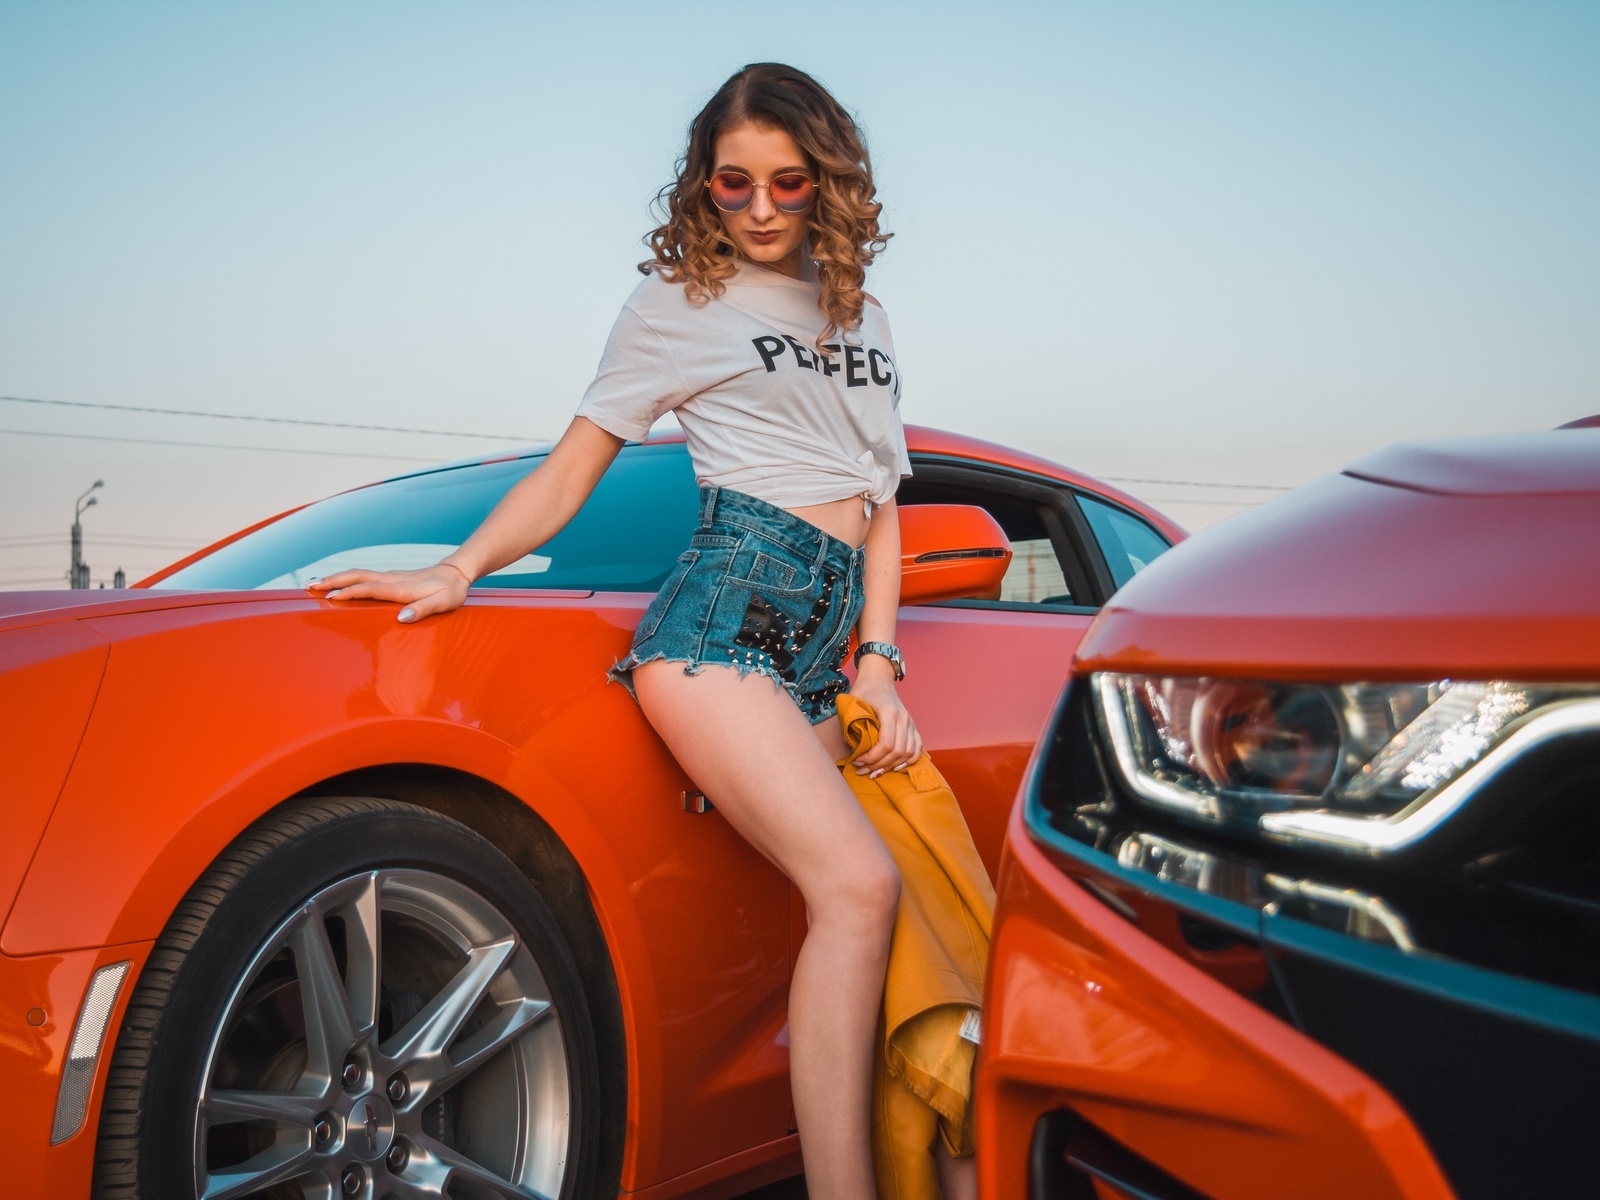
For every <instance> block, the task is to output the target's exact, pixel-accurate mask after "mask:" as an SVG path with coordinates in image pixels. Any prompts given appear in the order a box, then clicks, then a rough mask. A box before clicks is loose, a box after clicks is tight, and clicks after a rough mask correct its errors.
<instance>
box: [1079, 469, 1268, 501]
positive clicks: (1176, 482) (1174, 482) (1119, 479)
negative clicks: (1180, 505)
mask: <svg viewBox="0 0 1600 1200" xmlns="http://www.w3.org/2000/svg"><path fill="white" fill-rule="evenodd" d="M1100 478H1101V479H1109V480H1111V481H1112V482H1113V483H1161V484H1168V485H1170V486H1172V487H1203V488H1244V489H1247V490H1249V491H1252V492H1289V491H1293V490H1294V489H1293V488H1287V487H1279V486H1278V485H1276V484H1272V483H1202V482H1201V481H1200V480H1198V479H1137V478H1135V477H1134V476H1132V475H1102V476H1100ZM1194 503H1196V504H1198V503H1199V501H1198V500H1197V501H1195V502H1194Z"/></svg>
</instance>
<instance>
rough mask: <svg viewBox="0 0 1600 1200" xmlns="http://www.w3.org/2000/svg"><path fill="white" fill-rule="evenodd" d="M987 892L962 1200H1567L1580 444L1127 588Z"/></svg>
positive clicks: (1447, 450)
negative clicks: (989, 932)
mask: <svg viewBox="0 0 1600 1200" xmlns="http://www.w3.org/2000/svg"><path fill="white" fill-rule="evenodd" d="M998 892H999V897H998V907H997V911H996V916H995V938H994V943H993V955H992V958H991V965H990V974H989V980H988V996H987V1002H986V1009H985V1029H984V1034H985V1045H984V1048H983V1059H982V1062H981V1065H980V1068H979V1076H978V1084H979V1096H978V1153H979V1160H978V1165H979V1172H980V1187H981V1190H982V1192H983V1194H984V1196H985V1197H986V1198H987V1200H1002V1198H1003V1200H1022V1197H1024V1196H1029V1197H1039V1198H1044V1197H1055V1198H1059V1200H1092V1198H1095V1197H1099V1198H1102V1200H1104V1198H1109V1197H1133V1198H1138V1200H1193V1198H1194V1197H1209V1198H1210V1200H1258V1198H1259V1200H1268V1198H1272V1200H1280V1198H1283V1197H1296V1198H1307V1200H1310V1198H1322V1197H1326V1198H1328V1200H1383V1198H1389V1197H1407V1198H1409V1200H1436V1198H1437V1200H1444V1198H1446V1197H1449V1196H1451V1195H1458V1196H1461V1197H1464V1198H1469V1200H1477V1198H1480V1197H1481V1198H1484V1200H1489V1198H1494V1200H1505V1198H1509V1197H1547V1196H1594V1195H1600V1183H1597V1182H1596V1178H1597V1177H1596V1170H1595V1163H1594V1154H1593V1147H1594V1141H1593V1139H1594V1137H1595V1132H1596V1130H1597V1129H1600V1087H1597V1085H1596V1080H1597V1079H1600V429H1571V430H1562V431H1556V432H1551V433H1543V434H1531V435H1523V436H1519V437H1506V438H1497V439H1465V440H1462V441H1459V442H1439V443H1430V444H1422V445H1416V446H1399V447H1394V448H1392V449H1390V450H1386V451H1382V452H1379V453H1377V454H1374V455H1372V456H1370V457H1368V458H1366V459H1363V460H1362V461H1360V462H1358V463H1356V464H1355V465H1353V466H1351V467H1349V468H1347V469H1346V470H1345V471H1344V472H1343V473H1342V474H1337V475H1332V476H1329V477H1327V478H1325V479H1322V480H1320V481H1318V482H1315V483H1312V484H1310V485H1308V486H1306V487H1304V488H1301V489H1299V490H1298V491H1296V492H1294V493H1291V494H1289V495H1287V496H1285V497H1283V498H1281V499H1277V500H1274V501H1272V502H1271V503H1269V504H1266V505H1263V506H1262V507H1260V508H1258V509H1256V510H1254V511H1252V512H1250V513H1247V514H1245V515H1243V516H1240V517H1237V518H1235V519H1233V520H1230V521H1228V522H1227V523H1226V524H1224V525H1221V526H1218V527H1216V528H1215V529H1213V530H1209V531H1207V533H1206V534H1205V535H1204V536H1202V537H1199V538H1196V539H1194V540H1193V541H1191V542H1187V543H1185V544H1184V545H1183V546H1181V547H1180V548H1178V549H1177V550H1176V551H1175V552H1173V553H1172V554H1171V555H1169V556H1167V557H1166V558H1164V559H1162V561H1161V562H1160V563H1159V564H1157V565H1156V566H1155V567H1154V568H1153V569H1152V570H1151V571H1149V572H1148V573H1147V574H1144V575H1141V576H1140V577H1139V578H1138V579H1137V580H1135V581H1134V582H1133V583H1131V584H1130V585H1129V586H1128V587H1127V588H1126V589H1125V590H1123V591H1121V592H1119V593H1118V594H1117V597H1116V599H1115V600H1114V601H1113V602H1112V603H1111V604H1110V605H1108V606H1107V607H1106V608H1104V609H1103V610H1102V611H1101V613H1100V615H1099V617H1098V618H1097V619H1096V621H1095V623H1094V626H1093V627H1092V629H1091V630H1090V631H1089V632H1088V634H1087V635H1086V636H1085V638H1084V640H1083V644H1082V646H1081V647H1080V649H1079V657H1078V659H1077V661H1076V663H1075V664H1074V667H1073V671H1072V679H1071V682H1070V684H1069V686H1068V689H1067V691H1066V694H1065V695H1064V697H1063V698H1062V701H1061V703H1060V706H1059V708H1058V710H1057V713H1056V716H1055V717H1054V719H1053V724H1052V728H1051V730H1050V732H1049V734H1048V736H1047V737H1046V738H1044V739H1043V740H1042V741H1041V746H1040V750H1039V753H1038V755H1037V756H1036V758H1035V761H1034V763H1033V765H1032V766H1031V768H1030V771H1029V777H1028V781H1027V783H1026V784H1025V787H1024V791H1023V796H1022V799H1021V802H1020V803H1019V805H1018V807H1017V810H1016V812H1015V813H1014V814H1013V817H1012V821H1011V824H1010V827H1009V829H1008V831H1007V836H1006V847H1005V855H1004V861H1003V865H1002V867H1001V872H1000V880H999V887H998Z"/></svg>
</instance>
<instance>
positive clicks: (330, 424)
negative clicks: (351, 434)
mask: <svg viewBox="0 0 1600 1200" xmlns="http://www.w3.org/2000/svg"><path fill="white" fill-rule="evenodd" d="M0 400H6V401H9V402H10V403H12V404H48V405H52V406H54V407H59V408H99V409H105V410H107V411H110V412H132V413H156V414H159V415H161V416H165V417H208V418H210V419H212V420H216V421H261V422H263V423H265V424H269V425H315V426H317V427H318V428H320V429H369V430H376V431H378V432H380V433H423V434H427V435H428V436H430V437H464V438H482V439H485V440H487V441H495V442H537V441H542V440H547V439H541V438H530V437H527V436H525V435H523V434H512V433H466V432H463V431H462V430H459V429H412V428H410V427H408V426H404V425H358V424H355V423H354V422H350V421H313V420H310V419H309V418H306V417H262V416H256V415H255V414H253V413H221V412H204V411H202V410H200V409H193V408H151V407H149V406H146V405H142V404H101V403H96V402H93V401H89V400H41V399H39V398H38V397H37V396H0ZM368 457H377V456H376V455H369V456H368Z"/></svg>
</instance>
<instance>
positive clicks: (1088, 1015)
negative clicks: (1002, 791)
mask: <svg viewBox="0 0 1600 1200" xmlns="http://www.w3.org/2000/svg"><path fill="white" fill-rule="evenodd" d="M1005 854H1006V860H1005V864H1004V866H1003V867H1002V870H1001V876H1000V879H1001V890H1000V895H999V902H998V907H997V910H996V913H995V928H996V930H997V931H998V934H997V937H996V941H995V945H994V950H993V953H992V955H991V958H990V970H991V975H990V978H989V981H988V988H987V993H986V995H987V1011H986V1012H985V1015H984V1031H985V1034H986V1035H987V1038H986V1041H985V1045H984V1047H983V1050H982V1059H981V1061H980V1064H979V1069H978V1146H979V1155H978V1171H979V1194H980V1195H981V1196H983V1197H985V1198H999V1197H1005V1198H1007V1200H1012V1198H1016V1197H1022V1196H1026V1195H1028V1194H1029V1193H1028V1169H1029V1143H1030V1141H1031V1139H1032V1137H1033V1129H1034V1125H1035V1124H1036V1122H1037V1121H1038V1119H1039V1118H1040V1117H1041V1116H1043V1115H1044V1114H1045V1113H1048V1112H1050V1111H1052V1110H1054V1109H1057V1108H1061V1107H1063V1106H1070V1107H1071V1108H1073V1109H1074V1110H1076V1111H1077V1112H1079V1113H1080V1114H1082V1115H1083V1116H1084V1117H1085V1118H1087V1119H1088V1120H1090V1121H1092V1122H1094V1123H1095V1124H1096V1125H1097V1126H1099V1128H1101V1129H1103V1130H1105V1131H1106V1133H1108V1134H1110V1135H1111V1136H1112V1137H1114V1138H1116V1139H1117V1140H1118V1141H1119V1142H1121V1143H1122V1144H1123V1145H1125V1146H1127V1147H1129V1148H1130V1149H1132V1150H1134V1151H1135V1152H1136V1153H1142V1154H1144V1155H1146V1156H1147V1157H1150V1158H1152V1159H1154V1160H1156V1161H1158V1162H1172V1161H1177V1162H1181V1163H1183V1164H1184V1168H1185V1173H1186V1180H1185V1181H1186V1182H1188V1183H1189V1184H1191V1185H1192V1186H1193V1187H1195V1188H1197V1189H1198V1190H1199V1191H1201V1192H1202V1193H1204V1194H1206V1195H1217V1196H1228V1197H1229V1198H1230V1200H1256V1198H1259V1200H1280V1198H1281V1197H1282V1196H1283V1195H1284V1191H1283V1182H1284V1180H1285V1179H1294V1180H1295V1181H1296V1183H1295V1191H1294V1195H1295V1197H1296V1200H1351V1198H1352V1197H1357V1196H1359V1197H1361V1200H1401V1198H1404V1200H1450V1197H1451V1196H1452V1195H1453V1193H1452V1192H1451V1190H1450V1188H1449V1185H1448V1184H1447V1183H1446V1182H1445V1180H1444V1177H1443V1175H1441V1174H1440V1172H1439V1168H1438V1166H1437V1165H1436V1164H1435V1162H1434V1160H1433V1157H1432V1155H1431V1154H1430V1153H1429V1151H1428V1148H1427V1146H1426V1145H1425V1144H1424V1142H1423V1140H1422V1138H1421V1136H1420V1135H1419V1134H1418V1133H1417V1131H1416V1129H1415V1127H1414V1126H1413V1125H1412V1124H1411V1121H1410V1120H1409V1118H1407V1116H1406V1115H1405V1113H1404V1112H1402V1111H1401V1109H1400V1106H1399V1105H1398V1104H1396V1103H1395V1102H1394V1100H1393V1099H1392V1098H1391V1097H1390V1096H1389V1094H1388V1093H1387V1092H1385V1091H1384V1090H1383V1089H1382V1088H1381V1087H1379V1086H1378V1085H1377V1084H1376V1083H1374V1082H1373V1081H1372V1080H1371V1079H1369V1078H1367V1076H1365V1075H1364V1074H1362V1073H1361V1072H1360V1071H1358V1070H1356V1069H1355V1068H1354V1067H1352V1066H1350V1065H1349V1064H1348V1063H1346V1062H1345V1061H1344V1060H1343V1059H1341V1058H1339V1057H1338V1056H1337V1055H1334V1054H1332V1053H1331V1052H1329V1051H1328V1050H1325V1049H1324V1048H1323V1047H1321V1046H1319V1045H1318V1044H1317V1043H1316V1042H1314V1041H1312V1040H1311V1039H1310V1038H1307V1037H1305V1036H1304V1035H1302V1034H1300V1033H1299V1032H1297V1031H1296V1030H1294V1029H1291V1028H1290V1027H1289V1026H1287V1025H1285V1024H1283V1023H1282V1022H1280V1021H1278V1020H1277V1019H1276V1018H1274V1017H1271V1016H1268V1015H1267V1014H1265V1013H1263V1012H1262V1011H1261V1010H1260V1009H1259V1008H1257V1007H1256V1006H1255V1005H1254V1004H1252V1003H1250V1001H1248V1000H1246V999H1244V998H1243V997H1241V996H1239V995H1237V994H1235V993H1234V992H1233V991H1232V990H1231V989H1229V988H1228V987H1227V986H1226V985H1224V984H1223V983H1220V982H1218V981H1217V980H1215V979H1213V978H1211V977H1209V975H1208V974H1206V973H1205V972H1203V971H1201V970H1200V969H1199V968H1197V967H1195V966H1192V965H1190V964H1189V963H1185V962H1183V961H1181V960H1180V959H1178V958H1177V957H1176V956H1175V955H1173V954H1171V953H1170V952H1169V951H1168V950H1167V949H1165V948H1163V947H1161V946H1159V945H1157V944H1156V943H1155V942H1153V941H1149V940H1147V939H1144V938H1143V937H1137V936H1136V937H1129V936H1128V932H1129V925H1128V922H1127V921H1125V920H1124V919H1123V918H1122V917H1121V916H1119V915H1117V914H1116V913H1114V912H1112V911H1111V910H1110V909H1109V908H1107V907H1106V906H1105V905H1104V904H1102V903H1101V902H1100V901H1099V900H1097V899H1095V898H1094V897H1092V896H1090V895H1089V894H1088V893H1087V892H1085V891H1084V890H1083V889H1082V888H1081V887H1080V886H1079V885H1078V884H1076V883H1074V882H1072V881H1071V880H1070V879H1069V878H1068V877H1067V876H1066V875H1064V874H1063V873H1062V872H1061V871H1060V870H1059V869H1058V867H1057V866H1056V865H1055V864H1054V863H1052V862H1051V861H1050V859H1048V858H1047V857H1046V856H1045V855H1044V854H1043V852H1041V851H1040V850H1039V849H1038V847H1036V846H1035V845H1034V844H1033V843H1032V841H1031V839H1029V837H1028V835H1027V832H1026V830H1025V829H1024V827H1023V824H1022V806H1021V805H1018V806H1017V808H1016V810H1015V811H1014V813H1013V814H1012V817H1011V823H1010V828H1009V830H1008V833H1007V839H1006V850H1005ZM1241 1029H1248V1030H1249V1036H1248V1037H1245V1036H1242V1035H1241V1034H1240V1032H1239V1031H1240V1030H1241Z"/></svg>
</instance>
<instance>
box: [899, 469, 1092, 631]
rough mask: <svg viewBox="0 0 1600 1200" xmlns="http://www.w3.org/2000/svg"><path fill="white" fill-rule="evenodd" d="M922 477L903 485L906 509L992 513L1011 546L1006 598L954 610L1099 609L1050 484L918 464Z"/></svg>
mask: <svg viewBox="0 0 1600 1200" xmlns="http://www.w3.org/2000/svg"><path fill="white" fill-rule="evenodd" d="M913 463H914V467H915V470H916V474H915V475H913V476H912V477H911V478H909V479H906V480H904V481H902V482H901V484H900V490H899V492H898V494H897V496H896V498H897V499H898V501H899V502H900V503H901V504H975V505H977V506H979V507H980V508H984V509H987V510H988V512H989V514H990V515H991V516H992V517H994V519H995V521H996V522H997V523H998V524H999V526H1000V528H1001V529H1003V530H1005V533H1006V537H1007V538H1008V539H1009V540H1010V542H1011V553H1012V558H1011V565H1010V566H1009V567H1008V568H1007V569H1006V574H1005V578H1004V580H1002V582H1001V585H1000V595H999V596H997V597H994V598H992V599H989V600H959V601H951V602H950V603H954V604H962V605H968V604H980V605H983V604H990V605H992V604H996V603H999V604H1004V605H1006V606H1007V607H1011V606H1016V605H1049V606H1071V607H1074V608H1081V607H1087V606H1090V605H1093V604H1094V603H1095V601H1094V599H1093V598H1092V585H1091V583H1090V575H1089V572H1088V571H1087V570H1085V568H1084V564H1083V562H1082V560H1081V557H1080V555H1079V553H1078V550H1077V548H1076V547H1075V546H1074V544H1073V540H1072V538H1071V537H1070V536H1069V535H1068V533H1067V521H1066V520H1065V519H1064V513H1065V511H1066V508H1065V505H1066V504H1068V503H1070V500H1068V499H1067V496H1066V493H1065V491H1064V489H1062V488H1061V487H1060V486H1059V485H1056V484H1054V483H1052V482H1050V481H1046V480H1039V481H1037V482H1035V481H1033V480H1030V479H1022V478H1016V477H1013V476H1010V475H1005V474H1001V473H999V472H996V471H992V470H986V469H984V468H983V467H981V466H978V465H977V464H973V465H970V466H968V465H965V464H961V463H956V462H951V461H950V460H933V461H918V460H915V459H914V460H913Z"/></svg>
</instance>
